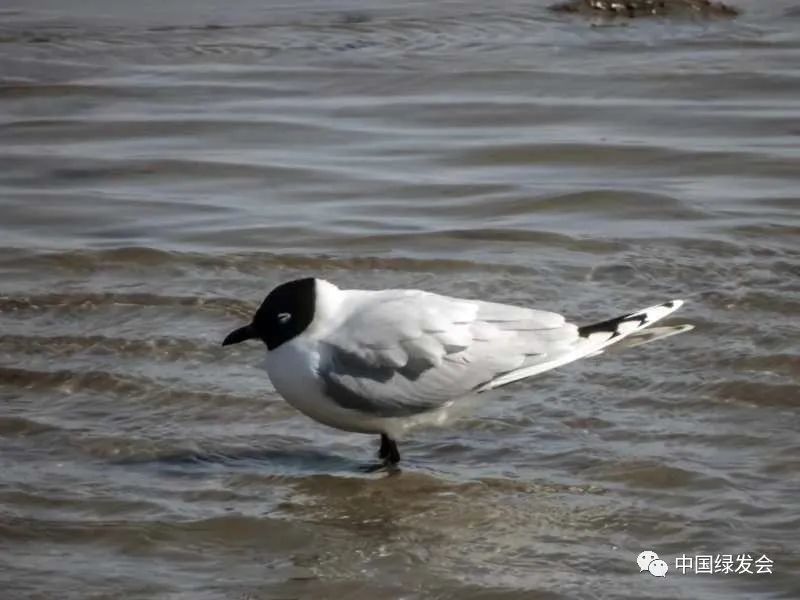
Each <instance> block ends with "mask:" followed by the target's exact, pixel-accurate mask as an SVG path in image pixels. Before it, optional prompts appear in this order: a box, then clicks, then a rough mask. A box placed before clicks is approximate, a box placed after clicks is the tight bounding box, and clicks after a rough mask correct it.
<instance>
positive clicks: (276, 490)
mask: <svg viewBox="0 0 800 600" xmlns="http://www.w3.org/2000/svg"><path fill="white" fill-rule="evenodd" d="M548 3H549V2H540V1H531V2H517V1H509V2H491V3H490V2H478V1H475V0H464V1H453V2H440V3H427V2H414V1H410V0H401V1H400V2H388V1H381V0H378V1H375V2H367V3H361V2H349V3H348V2H343V1H340V0H335V1H333V2H311V1H303V2H301V3H289V2H285V3H275V2H263V1H261V2H256V1H254V0H246V1H243V2H237V3H235V4H234V3H231V4H230V5H228V4H225V3H221V2H220V3H211V2H208V1H207V0H201V1H199V2H188V1H187V0H165V1H162V2H150V1H143V2H137V3H123V2H121V1H115V2H111V3H109V2H99V1H93V2H80V3H78V2H73V3H69V4H70V6H66V5H65V3H62V2H56V1H55V0H51V1H42V0H38V1H28V0H24V1H23V0H6V2H4V3H3V5H2V8H0V165H2V168H0V215H1V218H0V247H1V248H2V252H0V586H1V589H0V597H2V598H3V599H4V600H5V599H9V600H16V599H23V598H41V599H50V598H53V599H59V600H63V599H72V598H74V599H85V598H126V599H149V598H159V599H170V600H174V599H184V598H185V599H192V600H195V599H199V600H205V599H209V600H211V599H214V600H217V599H235V600H239V599H244V598H249V599H261V598H265V599H266V598H275V599H279V598H280V599H286V598H304V599H305V598H355V599H360V598H370V599H372V598H405V599H427V598H453V599H456V598H457V599H459V600H461V599H478V598H480V599H494V598H498V599H518V598H519V599H523V598H524V599H529V598H530V599H547V600H550V599H559V600H560V599H573V598H609V599H617V598H619V599H623V598H625V599H635V600H641V599H651V598H652V599H656V598H659V599H660V598H680V599H687V600H688V599H691V600H698V599H701V600H704V599H720V600H721V599H726V600H727V599H730V598H742V599H745V598H746V599H753V598H758V599H779V598H783V599H795V598H798V597H800V549H799V546H800V543H799V542H798V539H799V538H798V531H800V510H799V508H800V459H798V456H800V440H799V439H798V428H799V427H800V414H799V411H800V408H799V407H798V405H799V404H800V331H798V329H799V327H798V323H800V319H798V317H799V316H800V216H799V215H800V212H799V211H800V209H799V207H800V194H799V192H798V190H800V149H799V146H798V144H799V143H800V70H799V69H798V65H800V5H798V4H797V3H796V2H793V1H783V0H775V1H771V2H756V1H745V0H739V1H738V2H735V3H734V2H731V3H732V4H735V5H736V6H737V8H739V9H741V11H742V14H741V15H740V16H738V17H737V18H735V19H724V20H716V21H708V22H706V21H697V20H694V21H680V20H673V21H670V20H663V19H655V20H640V21H631V22H620V21H615V22H613V23H609V22H607V21H606V22H594V21H592V20H591V19H586V18H583V17H580V16H570V15H558V14H554V13H552V12H549V11H548V10H547V9H546V6H547V4H548ZM309 274H315V275H319V276H323V277H326V278H329V279H330V280H332V281H334V282H336V283H338V284H339V285H341V286H353V287H355V286H359V287H388V286H394V287H405V286H410V287H422V288H426V289H430V290H435V291H439V292H444V293H448V294H453V295H459V296H467V297H478V298H485V299H492V300H496V301H501V302H512V303H520V304H531V305H536V306H540V307H544V308H550V309H555V310H558V311H561V312H564V313H566V314H567V315H568V316H569V317H570V318H572V319H574V320H576V321H579V322H591V321H593V320H598V319H601V318H605V317H609V316H613V315H615V314H618V313H619V312H621V311H625V310H628V309H634V308H639V307H642V306H647V305H649V304H650V303H654V302H659V301H663V300H667V299H669V298H673V297H682V298H685V299H687V300H688V301H689V302H688V304H687V305H686V306H685V307H684V308H683V309H682V310H681V312H680V313H679V315H677V318H675V319H673V322H691V323H694V324H695V325H696V330H695V331H694V332H692V333H690V334H685V335H682V336H679V337H676V338H673V339H670V340H667V341H664V342H662V343H659V344H653V345H651V346H646V347H643V348H639V349H635V350H629V351H625V352H620V353H615V354H614V353H609V354H608V355H607V356H602V357H596V358H594V359H592V360H586V361H582V362H580V363H577V364H574V365H571V366H567V367H564V368H562V369H560V370H558V371H556V372H552V373H549V374H546V375H544V376H541V377H539V378H536V379H532V380H529V381H526V382H523V383H519V384H516V385H514V386H511V387H508V388H506V389H504V390H502V391H501V392H500V393H498V394H497V395H496V396H494V397H492V398H487V399H486V400H485V402H482V404H481V406H480V407H479V410H478V411H477V412H476V413H473V415H471V416H468V417H466V418H464V419H462V420H460V421H459V422H458V423H456V424H455V425H453V426H452V427H450V428H448V429H444V430H434V429H425V430H419V431H417V432H415V433H414V434H413V435H411V436H410V437H409V439H407V440H405V441H404V442H403V443H402V445H401V450H402V452H403V455H404V468H403V472H402V473H401V474H399V475H397V476H394V477H388V478H386V477H380V476H364V475H361V474H360V473H359V472H358V470H357V466H358V465H359V464H361V463H363V462H364V461H366V460H368V459H369V458H370V457H371V456H372V453H373V452H374V451H375V449H376V447H377V446H376V442H377V440H375V439H372V438H370V437H365V436H360V435H357V434H347V433H343V432H338V431H334V430H331V429H327V428H325V427H323V426H321V425H318V424H316V423H313V422H312V421H310V420H308V419H307V418H305V417H303V416H301V415H299V414H297V413H296V412H295V411H294V410H293V409H292V408H291V407H289V406H288V405H286V404H285V403H284V402H283V401H282V400H281V399H280V398H279V397H278V396H277V395H276V394H275V392H274V390H273V389H272V387H271V386H270V385H269V383H268V381H267V379H266V376H265V375H264V374H263V373H262V372H261V371H260V370H259V369H258V368H257V367H256V366H255V365H257V364H258V363H259V362H260V361H261V359H262V350H261V349H260V348H259V347H258V346H256V345H242V346H236V347H234V348H231V349H227V348H226V349H224V350H223V349H222V348H221V347H220V346H219V343H220V341H221V339H222V337H223V336H224V334H226V333H227V332H228V331H229V330H231V329H232V328H233V327H236V326H238V325H239V324H241V323H242V320H243V319H244V318H245V317H246V315H247V314H248V313H249V312H250V311H251V310H252V309H253V308H254V307H255V306H256V305H257V303H258V302H259V301H260V299H261V298H262V297H263V295H264V294H265V293H266V292H267V291H268V290H269V289H270V288H271V287H272V286H274V285H275V284H276V283H278V282H281V281H283V280H286V279H288V278H292V277H296V276H305V275H309ZM645 549H651V550H654V551H656V552H657V553H659V554H660V555H661V556H662V557H664V558H665V560H666V561H667V563H668V565H669V567H670V571H669V572H668V574H667V576H666V578H664V579H657V578H655V577H652V576H650V575H649V574H647V573H643V574H640V573H639V572H638V567H637V566H636V563H635V557H636V555H637V554H638V553H639V552H641V551H642V550H645ZM745 553H749V554H751V555H752V556H753V558H758V557H760V556H761V555H762V554H764V555H767V557H768V558H770V559H771V560H773V561H774V567H773V571H774V572H773V574H771V575H768V574H760V575H755V574H754V575H748V574H739V575H735V574H719V573H718V574H711V575H709V574H705V575H704V574H689V573H687V574H681V573H680V572H676V570H675V568H674V566H675V565H674V561H675V558H676V557H677V556H680V555H682V554H686V555H688V556H695V555H698V554H700V555H703V554H710V555H717V554H720V555H722V554H733V555H737V554H745Z"/></svg>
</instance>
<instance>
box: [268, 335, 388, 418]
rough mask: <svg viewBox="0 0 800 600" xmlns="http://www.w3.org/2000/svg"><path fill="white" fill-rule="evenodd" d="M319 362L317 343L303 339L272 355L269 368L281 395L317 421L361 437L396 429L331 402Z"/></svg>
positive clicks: (269, 357) (271, 378)
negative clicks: (365, 434)
mask: <svg viewBox="0 0 800 600" xmlns="http://www.w3.org/2000/svg"><path fill="white" fill-rule="evenodd" d="M319 361H320V353H319V349H318V346H317V344H316V343H315V341H313V340H309V339H308V338H306V337H305V336H299V337H297V338H295V339H293V340H292V341H290V342H286V343H285V344H282V345H281V346H279V347H278V348H276V349H275V350H272V351H271V352H268V353H267V360H266V363H265V366H266V369H267V373H268V374H269V378H270V380H271V381H272V385H274V386H275V389H276V390H277V391H278V393H279V394H280V395H281V396H283V398H284V399H285V400H286V401H287V402H288V403H289V404H291V405H292V406H294V407H295V408H296V409H297V410H299V411H300V412H302V413H304V414H305V415H308V416H309V417H311V418H312V419H314V420H315V421H319V422H320V423H323V424H325V425H328V426H330V427H335V428H337V429H344V430H345V431H355V432H359V433H381V432H384V431H388V430H389V429H394V428H395V427H393V426H392V424H391V423H387V422H386V421H387V419H380V418H375V417H369V416H368V415H364V414H362V413H359V412H357V411H354V410H349V409H346V408H342V407H341V406H339V405H338V404H336V403H335V402H333V401H331V400H330V399H329V398H328V397H327V396H326V395H325V393H324V392H323V388H322V385H321V383H320V382H319V380H318V379H317V372H318V367H319Z"/></svg>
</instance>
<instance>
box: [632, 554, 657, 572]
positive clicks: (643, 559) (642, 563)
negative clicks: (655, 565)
mask: <svg viewBox="0 0 800 600" xmlns="http://www.w3.org/2000/svg"><path fill="white" fill-rule="evenodd" d="M654 560H658V554H656V553H655V552H653V551H652V550H645V551H644V552H640V553H639V556H637V557H636V564H637V565H639V572H640V573H641V572H642V571H647V567H648V566H649V565H650V563H651V562H653V561H654Z"/></svg>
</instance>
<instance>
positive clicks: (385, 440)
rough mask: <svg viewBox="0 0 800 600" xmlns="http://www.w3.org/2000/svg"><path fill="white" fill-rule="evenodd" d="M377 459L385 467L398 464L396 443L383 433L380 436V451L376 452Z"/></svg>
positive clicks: (398, 454)
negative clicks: (381, 461) (385, 465)
mask: <svg viewBox="0 0 800 600" xmlns="http://www.w3.org/2000/svg"><path fill="white" fill-rule="evenodd" d="M378 458H380V459H381V460H383V462H385V463H386V464H387V465H396V464H397V463H399V462H400V451H399V450H398V449H397V442H395V441H394V440H393V439H392V438H390V437H389V436H388V435H386V434H385V433H382V434H381V449H380V450H378Z"/></svg>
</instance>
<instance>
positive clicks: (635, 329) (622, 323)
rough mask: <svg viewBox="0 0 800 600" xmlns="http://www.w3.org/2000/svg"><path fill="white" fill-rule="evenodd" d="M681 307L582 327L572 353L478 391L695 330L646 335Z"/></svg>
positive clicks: (677, 302) (657, 329)
mask: <svg viewBox="0 0 800 600" xmlns="http://www.w3.org/2000/svg"><path fill="white" fill-rule="evenodd" d="M681 306H683V300H670V301H669V302H664V304H659V305H657V306H651V307H649V308H645V309H643V310H639V311H636V312H632V313H628V314H626V315H622V316H621V317H615V318H613V319H608V320H606V321H601V322H599V323H594V324H592V325H585V326H583V327H579V328H578V335H579V337H580V340H579V341H578V343H576V344H575V345H574V346H573V347H572V349H570V350H569V351H567V352H565V353H564V354H561V355H558V356H554V357H552V358H550V359H545V360H543V361H541V362H537V363H536V364H533V365H530V366H528V367H523V368H521V369H517V370H516V371H511V372H510V373H506V374H505V375H501V376H500V377H498V378H497V379H494V380H492V381H491V382H489V383H488V384H486V385H485V386H484V387H483V388H481V389H480V390H479V391H485V390H488V389H492V388H496V387H500V386H501V385H506V384H508V383H511V382H512V381H518V380H520V379H524V378H526V377H531V376H533V375H538V374H539V373H543V372H545V371H549V370H550V369H555V368H556V367H560V366H562V365H565V364H567V363H571V362H573V361H575V360H578V359H579V358H585V357H587V356H595V355H597V354H602V353H603V352H604V351H605V349H606V348H607V347H609V346H612V345H617V346H616V347H618V348H624V347H628V348H632V347H634V346H641V345H643V344H649V343H650V342H654V341H656V340H660V339H664V338H667V337H670V336H672V335H676V334H678V333H683V332H685V331H689V330H691V329H693V326H692V325H675V326H671V327H653V328H652V329H647V330H646V331H645V329H646V328H648V327H650V325H652V324H653V323H655V322H656V321H660V320H661V319H663V318H664V317H666V316H667V315H670V314H672V313H674V312H675V311H676V310H678V309H679V308H680V307H681Z"/></svg>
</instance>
